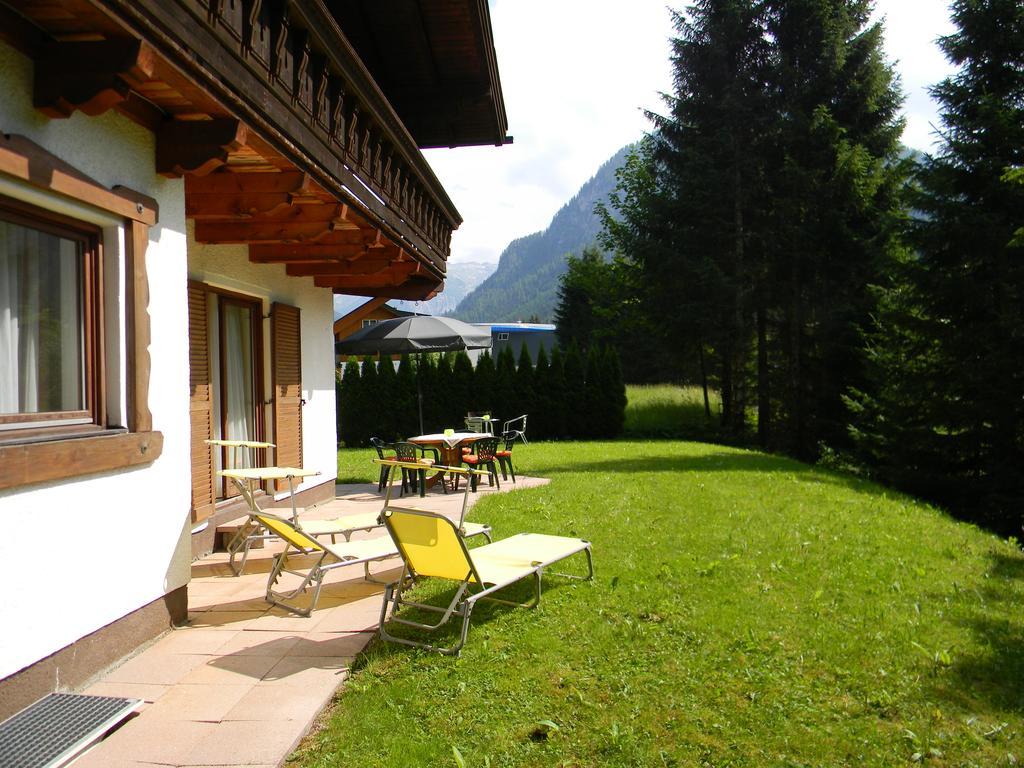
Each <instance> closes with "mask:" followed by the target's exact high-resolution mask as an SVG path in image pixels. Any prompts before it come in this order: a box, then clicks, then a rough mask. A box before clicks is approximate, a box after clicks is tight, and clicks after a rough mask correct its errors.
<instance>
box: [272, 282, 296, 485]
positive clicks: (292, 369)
mask: <svg viewBox="0 0 1024 768" xmlns="http://www.w3.org/2000/svg"><path fill="white" fill-rule="evenodd" d="M299 336H300V334H299V309H298V307H291V306H289V305H287V304H278V303H277V302H275V303H274V304H272V305H271V307H270V356H271V384H272V386H273V389H274V395H273V396H274V442H275V443H276V444H277V460H276V461H275V464H276V465H277V466H279V467H301V466H302V345H301V343H300V339H299ZM287 488H288V482H287V481H279V482H278V484H277V490H279V491H281V490H285V489H287Z"/></svg>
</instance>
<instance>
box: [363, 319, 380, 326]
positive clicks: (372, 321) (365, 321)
mask: <svg viewBox="0 0 1024 768" xmlns="http://www.w3.org/2000/svg"><path fill="white" fill-rule="evenodd" d="M376 324H377V321H376V320H363V324H362V327H363V328H369V327H370V326H371V325H376Z"/></svg>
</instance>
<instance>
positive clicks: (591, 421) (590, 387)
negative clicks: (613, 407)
mask: <svg viewBox="0 0 1024 768" xmlns="http://www.w3.org/2000/svg"><path fill="white" fill-rule="evenodd" d="M601 363H602V359H601V353H600V351H599V350H598V347H597V345H596V344H593V345H591V347H590V349H588V350H587V354H586V357H585V358H584V360H583V379H584V381H585V382H586V388H585V390H584V395H583V401H582V408H581V410H582V412H583V414H582V418H581V420H580V426H581V427H582V428H583V430H584V431H583V433H582V434H581V435H580V436H581V437H587V438H595V437H603V436H604V435H603V432H604V428H605V417H606V416H607V413H606V411H605V408H606V406H607V405H608V404H607V402H606V401H605V399H604V395H605V389H604V382H603V381H602V375H601V373H602V371H601V368H602V366H601Z"/></svg>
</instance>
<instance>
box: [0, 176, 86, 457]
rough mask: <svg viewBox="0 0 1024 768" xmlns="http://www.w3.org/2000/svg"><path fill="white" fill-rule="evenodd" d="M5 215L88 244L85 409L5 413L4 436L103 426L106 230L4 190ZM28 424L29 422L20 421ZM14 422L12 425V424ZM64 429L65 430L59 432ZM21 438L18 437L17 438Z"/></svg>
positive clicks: (0, 421) (0, 215)
mask: <svg viewBox="0 0 1024 768" xmlns="http://www.w3.org/2000/svg"><path fill="white" fill-rule="evenodd" d="M0 221H4V222H7V223H9V224H17V225H19V226H22V227H25V228H29V229H34V230H36V231H39V232H45V233H47V234H50V235H56V236H57V237H61V238H64V239H67V240H74V241H76V242H78V243H79V245H80V246H81V248H82V254H81V261H80V262H79V263H80V266H81V283H80V290H81V294H80V297H79V298H80V300H81V302H82V307H81V318H80V321H81V326H80V329H81V332H82V336H83V340H84V348H83V350H82V357H83V359H82V365H83V370H84V373H83V379H84V384H85V391H84V392H83V396H84V405H85V408H84V409H81V410H73V411H72V410H69V411H43V412H36V413H10V414H0V441H7V439H8V436H9V435H18V436H21V437H33V436H35V435H36V434H37V433H38V432H39V431H40V430H44V429H45V430H48V431H50V430H53V429H60V428H63V429H65V430H70V431H81V430H90V429H92V430H97V429H102V428H103V427H104V425H105V423H106V376H105V371H106V368H105V364H104V349H103V337H104V331H105V329H104V320H103V294H104V285H103V231H102V229H101V228H100V227H98V226H96V225H95V224H90V223H88V222H85V221H79V220H78V219H73V218H71V217H69V216H64V215H61V214H58V213H54V212H53V211H49V210H47V209H45V208H39V207H38V206H35V205H30V204H28V203H25V202H24V201H22V200H18V199H16V198H12V197H8V196H6V195H2V194H0ZM83 419H89V421H90V424H81V423H76V424H73V425H71V424H68V425H61V424H59V423H56V422H65V421H69V420H75V421H78V422H80V421H81V420H83ZM19 424H24V425H25V426H24V427H23V428H19V427H17V426H15V425H19ZM8 425H11V426H9V427H8ZM57 434H59V433H57ZM16 439H17V438H16Z"/></svg>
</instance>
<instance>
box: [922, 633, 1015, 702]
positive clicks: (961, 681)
mask: <svg viewBox="0 0 1024 768" xmlns="http://www.w3.org/2000/svg"><path fill="white" fill-rule="evenodd" d="M965 626H967V628H968V629H970V630H971V631H972V632H973V633H974V634H975V635H977V636H978V638H979V641H980V642H979V645H980V646H981V648H982V649H983V650H981V651H980V652H977V653H974V654H973V655H969V656H965V657H964V658H954V661H953V664H952V665H951V666H950V668H949V672H950V674H951V675H952V677H953V680H954V683H953V685H951V686H949V688H948V689H945V688H942V687H939V689H938V692H939V693H940V695H944V696H945V697H946V698H949V699H950V700H952V701H955V702H957V703H960V704H962V705H963V706H964V707H965V708H967V709H971V708H973V707H972V702H971V699H974V698H982V699H984V700H985V701H986V702H987V703H988V704H989V705H990V706H992V707H995V708H997V709H1007V710H1012V711H1014V712H1024V688H1022V687H1021V684H1020V681H1021V680H1024V624H1022V623H1021V622H1020V621H1015V620H1012V619H1010V618H1006V619H998V618H992V617H990V616H978V617H976V618H973V619H969V620H967V621H966V622H965Z"/></svg>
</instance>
